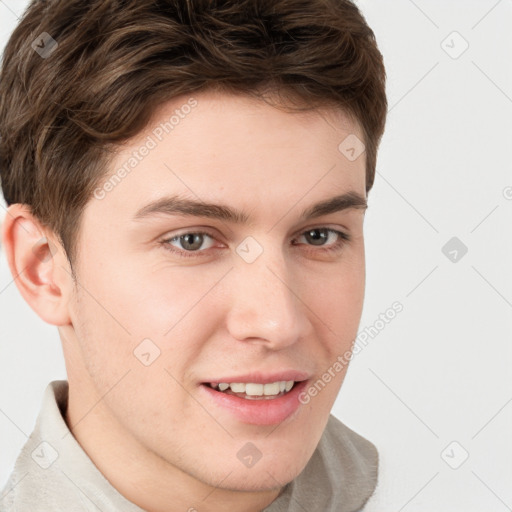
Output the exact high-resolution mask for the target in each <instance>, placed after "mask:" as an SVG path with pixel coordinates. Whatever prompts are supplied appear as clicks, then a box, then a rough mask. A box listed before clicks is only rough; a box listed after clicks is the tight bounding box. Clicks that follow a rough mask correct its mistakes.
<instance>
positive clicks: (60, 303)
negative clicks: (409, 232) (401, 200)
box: [3, 91, 366, 512]
mask: <svg viewBox="0 0 512 512" xmlns="http://www.w3.org/2000/svg"><path fill="white" fill-rule="evenodd" d="M194 98H195V100H196V101H197V105H196V106H195V108H193V109H192V110H191V111H190V113H188V114H187V115H186V116H184V117H183V119H181V118H180V122H179V124H177V125H176V126H175V127H174V129H173V130H172V131H170V132H169V133H168V134H165V137H163V138H162V140H161V141H158V140H157V142H158V144H157V146H156V147H155V148H153V149H151V151H149V153H148V154H147V155H146V156H145V157H144V158H143V159H142V160H141V161H140V162H139V163H138V164H137V166H136V167H134V169H133V170H132V171H131V172H130V173H129V174H127V175H126V176H125V177H124V179H123V180H122V181H121V182H120V183H117V184H116V186H114V187H112V188H111V189H109V191H108V192H107V193H106V194H104V197H103V198H101V199H98V198H96V197H92V198H91V200H90V201H89V202H88V204H87V205H86V208H85V210H84V212H83V217H82V219H81V223H80V226H79V227H77V229H79V234H78V255H77V260H76V261H75V262H74V264H73V270H74V272H75V276H76V280H75V279H74V278H73V275H72V272H71V267H70V265H69V263H68V261H67V259H66V256H65V253H64V251H63V249H62V247H61V245H60V244H59V241H58V238H57V237H56V236H55V235H54V234H53V233H52V232H51V231H49V230H48V229H47V228H46V227H44V226H42V225H41V224H40V223H39V222H38V220H37V219H35V218H34V217H33V216H32V215H31V214H30V212H29V210H28V208H27V207H26V206H24V205H20V204H16V205H12V206H10V207H9V209H8V215H7V216H6V219H5V223H4V224H5V225H4V231H3V240H4V245H5V250H6V253H7V257H8V261H9V265H10V269H11V272H12V274H13V275H14V276H17V278H16V284H17V286H18V288H19V290H20V292H21V294H22V295H23V297H24V298H25V300H26V301H27V303H28V304H29V305H30V306H31V307H32V308H33V309H34V311H35V312H36V313H37V314H38V315H39V316H40V317H41V318H42V319H43V320H44V321H46V322H48V323H50V324H53V325H56V326H58V330H59V334H60V337H61V340H62V346H63V352H64V357H65V363H66V369H67V374H68V381H69V404H68V410H67V413H66V417H65V420H66V422H67V424H68V426H69V427H70V429H71V430H72V432H73V434H74V436H75V437H76V439H77V441H78V442H79V443H80V445H81V446H82V447H83V449H84V450H85V452H86V453H87V454H88V456H89V457H90V458H91V459H92V461H93V462H94V464H95V465H96V466H97V467H98V468H99V470H100V471H101V472H102V473H103V474H104V475H105V477H106V478H107V479H108V480H109V481H110V482H111V483H112V485H113V486H114V487H115V488H116V489H117V490H118V491H119V492H121V493H122V494H123V495H124V496H125V497H126V498H127V499H129V500H131V501H132V502H133V503H135V504H137V505H138V506H140V507H141V508H143V509H145V510H148V511H151V512H174V511H176V512H177V511H187V510H193V509H194V508H195V509H197V510H198V511H201V512H209V511H210V512H213V511H215V512H223V511H226V512H227V511H233V510H237V511H242V512H256V511H260V510H262V509H263V508H265V507H266V506H268V505H269V504H270V503H271V502H272V501H274V500H275V499H276V497H277V496H278V495H279V493H280V492H281V490H282V488H283V486H284V485H285V484H286V483H288V482H290V481H291V480H292V479H294V478H295V477H296V476H297V475H298V474H299V473H300V472H301V471H302V470H303V469H304V467H305V466H306V464H307V462H308V461H309V459H310V458H311V456H312V454H313V452H314V450H315V448H316V446H317V444H318V442H319V440H320V437H321V435H322V432H323V430H324V428H325V426H326V423H327V420H328V417H329V413H330V411H331V408H332V406H333V404H334V401H335V399H336V396H337V394H338V392H339V389H340V387H341V384H342V382H343V379H344V377H345V373H346V367H345V368H344V369H343V371H341V372H339V373H338V374H337V375H336V377H335V378H334V379H332V381H331V382H330V383H329V384H328V385H327V386H326V387H325V389H323V390H322V391H321V392H320V393H318V395H317V396H315V397H314V398H312V399H311V400H310V401H309V403H307V404H302V405H301V406H300V407H299V409H298V410H297V411H296V412H295V413H294V414H292V416H290V417H288V418H287V419H286V420H285V421H284V422H283V423H281V424H280V425H270V426H258V425H253V424H250V423H244V422H241V421H238V419H237V418H235V417H234V416H233V415H232V414H231V413H230V412H229V411H228V410H226V409H223V408H220V407H219V406H218V405H216V404H214V403H213V402H212V401H211V400H208V398H206V397H205V394H204V393H201V392H200V391H203V390H201V389H200V386H201V383H203V382H205V381H211V380H214V378H215V376H222V375H242V374H246V373H248V372H251V371H260V372H263V373H272V372H278V371H281V370H285V369H286V370H287V369H296V370H301V371H304V372H307V374H308V375H310V376H311V382H312V383H314V382H315V381H317V380H318V379H319V378H321V376H322V374H323V373H324V372H325V371H326V370H327V369H328V368H329V367H331V366H332V365H333V363H334V362H335V361H336V359H337V357H338V356H339V355H341V354H344V353H345V352H346V351H347V350H350V349H351V347H352V344H353V341H354V339H355V337H356V335H357V330H358V326H359V322H360V318H361V313H362V307H363V299H364V287H365V254H364V238H363V221H364V211H365V210H364V208H362V209H360V208H359V209H358V208H350V209H344V210H341V211H337V212H334V213H330V214H327V215H322V216H320V217H317V218H313V219H309V220H301V219H300V214H301V213H302V211H303V210H305V209H307V208H308V207H309V206H311V205H313V204H314V203H317V202H319V201H322V200H325V199H329V198H331V197H333V196H336V195H339V194H343V193H346V192H355V193H358V194H359V195H361V196H362V197H366V192H365V154H363V155H361V157H359V158H357V159H356V160H354V161H350V160H349V159H347V158H346V157H345V156H344V155H343V154H342V153H341V152H340V151H339V150H338V146H339V144H340V143H341V142H342V141H343V140H344V139H345V138H346V137H347V136H348V135H351V134H355V135H356V136H357V137H358V138H359V139H361V140H363V134H362V132H361V129H360V126H359V125H358V124H357V123H354V122H353V121H351V120H350V119H349V118H348V117H347V116H346V115H345V114H344V113H343V112H341V111H338V110H334V109H323V110H317V111H312V112H306V113H289V112H284V111H281V110H278V109H276V108H274V107H272V106H270V105H268V104H266V103H264V102H263V101H261V100H255V99H251V98H249V97H247V96H243V95H236V96H235V95H231V94H227V93H220V92H210V91H208V92H201V93H199V94H196V95H194ZM188 100H189V97H188V96H187V97H185V96H183V97H179V98H174V99H173V100H172V101H171V102H169V103H166V104H165V105H163V106H161V107H160V108H159V109H158V110H157V111H156V112H155V115H154V117H153V119H152V121H151V123H150V125H148V127H147V129H145V130H144V131H143V132H141V133H140V134H138V135H137V137H135V138H134V139H132V140H130V141H128V142H127V143H126V144H125V145H124V146H123V147H122V148H120V150H119V151H118V153H117V154H116V156H115V159H114V160H113V161H112V162H111V165H110V166H109V170H108V172H107V173H106V176H105V177H104V180H108V178H109V177H110V176H111V175H112V174H113V173H114V172H115V171H116V170H117V169H119V168H120V167H121V166H122V165H123V164H124V163H125V162H126V161H127V159H128V158H130V155H131V154H132V153H133V151H135V150H137V149H138V148H140V147H141V145H142V144H144V142H145V141H147V137H148V136H152V137H153V138H155V137H154V135H152V134H153V130H155V128H156V127H158V126H159V125H160V123H162V122H164V121H168V120H169V118H170V117H171V116H172V115H173V112H174V110H175V109H177V108H180V106H182V105H184V104H186V103H187V101H188ZM155 140H156V139H155ZM103 183H104V182H101V183H100V186H102V184H103ZM107 188H108V187H107ZM102 190H104V189H102ZM175 194H178V195H180V196H181V197H184V198H188V199H193V200H199V201H202V202H208V203H209V202H211V203H217V204H222V205H225V206H229V207H232V208H236V209H237V210H240V211H243V212H244V213H245V214H247V215H248V216H249V217H250V222H248V223H247V224H238V223H235V222H231V221H228V220H219V219H215V218H209V217H191V216H187V215H176V214H174V215H172V214H166V213H157V214H153V215H147V216H144V217H141V218H138V219H136V218H135V216H136V213H137V212H138V211H139V210H140V209H142V208H143V207H145V206H146V205H148V204H149V203H151V202H154V201H156V200H159V199H161V198H164V197H167V196H171V195H175ZM315 229H318V230H320V232H319V231H315V232H313V236H311V235H308V233H310V231H311V230H315ZM326 229H334V230H339V231H341V232H344V233H346V234H348V235H349V236H350V241H345V240H343V239H342V238H340V237H339V236H338V235H336V234H335V233H333V232H327V231H326ZM198 232H199V233H201V232H206V233H207V235H204V236H203V237H199V238H196V239H194V237H193V236H192V237H191V236H189V237H185V238H181V239H180V238H179V236H180V235H183V234H186V233H192V234H194V233H198ZM322 233H323V236H324V238H322V240H323V242H322V243H321V244H319V242H318V236H319V235H320V234H322ZM315 235H316V238H315ZM249 236H250V237H252V238H253V239H254V240H256V241H257V242H258V244H259V246H260V247H261V248H262V249H263V252H262V254H260V255H259V256H258V257H257V258H256V260H255V261H254V262H252V263H248V262H247V261H245V260H244V259H243V258H242V257H241V256H240V255H239V254H238V253H237V251H236V249H237V247H238V246H239V244H241V243H242V241H244V240H245V239H246V238H247V237H249ZM175 237H177V238H175ZM190 240H192V241H194V240H196V242H194V244H192V243H187V242H190ZM315 240H317V241H316V242H315ZM336 246H338V249H337V250H332V251H326V249H328V248H331V249H332V248H333V247H336ZM173 249H174V251H177V252H172V250H173ZM180 251H181V252H180ZM186 254H188V255H191V256H190V257H186ZM147 339H149V340H151V342H150V344H149V345H147V346H149V347H153V345H151V343H153V344H154V346H156V347H158V349H154V348H152V349H151V350H153V352H152V354H153V355H154V354H156V352H155V351H156V350H159V351H160V353H159V357H157V358H156V359H155V360H154V361H153V362H152V363H151V364H150V365H148V366H146V365H145V364H142V363H141V361H140V360H139V358H137V357H136V356H135V355H134V351H136V349H137V347H138V346H139V345H140V344H141V342H142V340H147ZM146 343H148V342H146ZM146 357H147V356H146ZM95 404H96V405H95ZM247 442H251V443H253V444H254V445H255V446H256V447H257V448H258V450H259V451H260V452H261V454H262V457H261V459H260V460H259V461H258V462H257V463H256V464H255V465H254V466H253V467H250V468H248V467H246V466H245V465H244V464H242V463H241V461H240V460H239V458H238V457H237V453H238V451H239V450H240V449H241V448H242V447H243V446H244V445H245V444H246V443H247Z"/></svg>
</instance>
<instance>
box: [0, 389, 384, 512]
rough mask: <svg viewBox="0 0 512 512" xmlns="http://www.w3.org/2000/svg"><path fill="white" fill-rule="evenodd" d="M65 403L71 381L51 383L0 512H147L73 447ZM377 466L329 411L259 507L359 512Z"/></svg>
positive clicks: (0, 499)
mask: <svg viewBox="0 0 512 512" xmlns="http://www.w3.org/2000/svg"><path fill="white" fill-rule="evenodd" d="M67 401H68V382H67V381H66V380H58V381H53V382H50V384H48V386H47V388H46V390H45V392H44V397H43V402H42V407H41V411H40V413H39V415H38V417H37V420H36V425H35V427H34V431H33V432H32V434H31V435H30V437H29V439H28V441H27V442H26V443H25V445H24V446H23V449H22V451H21V453H20V455H19V456H18V459H17V460H16V464H15V466H14V470H13V472H12V473H11V475H10V477H9V479H8V481H7V483H6V485H5V487H4V489H3V491H2V493H1V495H0V512H43V511H44V512H53V511H62V512H82V511H87V512H98V511H102V512H144V511H143V510H142V509H141V508H140V507H138V506H137V505H135V504H133V503H132V502H130V501H128V500H127V499H126V498H125V497H124V496H123V495H121V494H120V493H119V492H118V491H117V490H116V489H115V488H114V487H113V486H112V485H111V484H110V482H109V481H108V480H107V479H106V478H105V477H104V476H103V475H102V473H101V472H100V471H99V470H98V468H97V467H96V466H95V465H94V463H93V462H92V461H91V459H89V457H88V456H87V454H86V453H85V452H84V450H83V449H82V448H81V446H80V445H79V444H78V442H77V441H76V439H75V438H74V436H73V434H72V433H71V432H70V430H69V428H68V426H67V424H66V422H65V420H64V415H65V412H66V408H67ZM66 434H67V435H66ZM377 471H378V453H377V450H376V448H375V446H374V445H373V444H372V443H370V442H369V441H367V440H366V439H364V438H363V437H361V436H360V435H358V434H356V433H355V432H353V431H352V430H350V429H349V428H348V427H347V426H345V425H344V424H343V423H341V422H340V421H339V420H338V419H337V418H335V417H334V416H333V415H330V416H329V420H328V423H327V426H326V428H325V430H324V433H323V434H322V437H321V439H320V442H319V443H318V446H317V448H316V450H315V452H314V453H313V456H312V457H311V459H310V460H309V462H308V464H307V465H306V467H305V468H304V470H303V471H302V472H301V473H300V474H299V475H298V476H297V477H296V478H295V479H294V480H293V481H291V482H290V483H289V484H287V485H286V486H285V487H284V489H283V490H282V492H281V494H280V495H279V496H278V497H277V499H276V500H274V502H273V503H271V504H270V505H269V506H268V507H267V508H265V509H264V510H263V511H262V512H304V511H308V512H361V511H362V510H363V507H364V504H365V503H366V502H367V500H368V499H369V497H370V496H371V495H372V494H373V492H374V490H375V487H376V484H377Z"/></svg>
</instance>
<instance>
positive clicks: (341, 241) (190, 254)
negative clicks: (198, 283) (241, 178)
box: [161, 227, 352, 258]
mask: <svg viewBox="0 0 512 512" xmlns="http://www.w3.org/2000/svg"><path fill="white" fill-rule="evenodd" d="M316 230H319V231H320V230H326V231H327V233H329V234H332V233H334V234H336V235H338V241H337V242H336V243H334V244H332V245H329V246H327V247H323V246H318V247H320V249H313V251H315V252H320V253H322V254H330V253H335V252H339V251H340V250H341V249H343V247H344V246H345V245H346V244H347V243H349V242H350V241H351V240H352V236H351V235H349V234H348V233H345V232H343V231H339V230H337V229H332V228H326V227H316V228H310V229H307V230H306V231H303V232H302V233H300V235H299V237H300V236H302V235H304V234H305V233H308V232H310V231H316ZM185 235H206V236H209V237H210V238H213V239H215V237H214V236H213V235H212V234H210V233H208V232H205V231H187V232H185V233H181V234H179V235H175V236H173V237H171V238H166V239H165V240H162V241H161V244H162V245H163V246H164V248H165V249H166V250H167V251H170V252H172V253H174V254H177V255H178V256H180V257H183V258H199V257H201V256H203V255H204V253H205V251H207V250H208V249H203V250H197V251H185V250H180V249H176V248H175V247H173V246H172V245H170V242H172V241H174V240H179V239H180V238H181V237H182V236H185ZM311 247H314V246H311Z"/></svg>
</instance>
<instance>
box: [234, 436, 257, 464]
mask: <svg viewBox="0 0 512 512" xmlns="http://www.w3.org/2000/svg"><path fill="white" fill-rule="evenodd" d="M236 456H237V458H238V460H239V461H240V462H241V463H242V464H243V465H244V466H246V467H248V468H249V469H251V468H252V467H254V466H255V465H256V463H257V462H258V461H259V460H260V459H261V457H262V456H263V454H262V453H261V451H260V450H258V448H257V447H256V446H255V445H254V444H253V443H251V442H248V443H245V444H244V445H243V446H242V448H240V450H238V453H237V454H236Z"/></svg>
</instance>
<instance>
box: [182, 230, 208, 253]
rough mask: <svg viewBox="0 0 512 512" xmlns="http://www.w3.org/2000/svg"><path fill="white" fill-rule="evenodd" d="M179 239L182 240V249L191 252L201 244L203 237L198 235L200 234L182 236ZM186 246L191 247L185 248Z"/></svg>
mask: <svg viewBox="0 0 512 512" xmlns="http://www.w3.org/2000/svg"><path fill="white" fill-rule="evenodd" d="M181 239H182V247H183V248H184V249H189V250H192V251H196V250H197V249H199V248H200V247H201V245H202V244H203V235H200V234H194V233H190V234H187V235H183V236H182V237H181ZM183 242H184V244H183ZM194 242H195V243H194ZM188 244H190V245H191V246H192V247H190V246H189V247H187V245H188Z"/></svg>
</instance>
